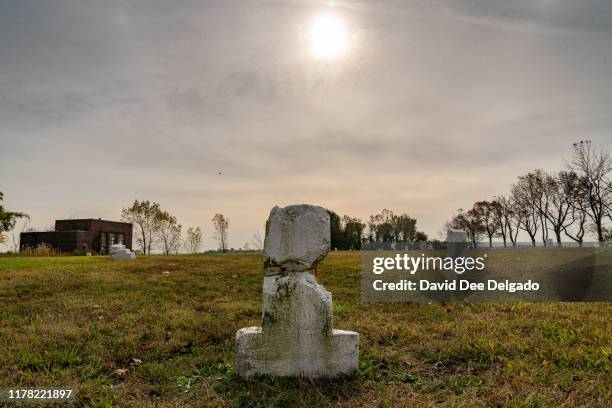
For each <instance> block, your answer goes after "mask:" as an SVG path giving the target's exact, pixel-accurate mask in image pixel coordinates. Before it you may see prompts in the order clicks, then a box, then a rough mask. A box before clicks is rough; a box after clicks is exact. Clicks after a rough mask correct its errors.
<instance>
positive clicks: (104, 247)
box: [20, 219, 132, 254]
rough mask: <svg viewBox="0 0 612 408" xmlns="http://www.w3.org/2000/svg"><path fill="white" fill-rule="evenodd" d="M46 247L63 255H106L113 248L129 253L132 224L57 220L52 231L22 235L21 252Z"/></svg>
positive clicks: (98, 220)
mask: <svg viewBox="0 0 612 408" xmlns="http://www.w3.org/2000/svg"><path fill="white" fill-rule="evenodd" d="M42 243H45V244H47V245H50V246H52V247H53V248H55V249H58V250H60V251H61V252H62V253H67V252H74V251H83V252H94V253H100V254H107V253H108V249H109V247H110V246H111V245H114V244H123V245H125V246H126V248H129V249H132V224H130V223H127V222H116V221H105V220H101V219H97V220H96V219H82V220H57V221H55V231H47V232H22V233H21V243H20V250H24V249H25V248H36V247H37V246H38V245H40V244H42Z"/></svg>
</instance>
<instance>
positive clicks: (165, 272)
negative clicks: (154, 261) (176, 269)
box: [161, 271, 170, 275]
mask: <svg viewBox="0 0 612 408" xmlns="http://www.w3.org/2000/svg"><path fill="white" fill-rule="evenodd" d="M161 274H162V275H170V271H162V273H161Z"/></svg>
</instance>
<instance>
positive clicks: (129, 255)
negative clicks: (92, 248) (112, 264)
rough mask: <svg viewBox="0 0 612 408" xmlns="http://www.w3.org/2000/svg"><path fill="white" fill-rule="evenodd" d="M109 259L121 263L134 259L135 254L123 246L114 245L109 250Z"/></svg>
mask: <svg viewBox="0 0 612 408" xmlns="http://www.w3.org/2000/svg"><path fill="white" fill-rule="evenodd" d="M108 252H109V253H110V256H111V259H112V260H113V261H123V260H130V259H136V254H135V253H134V252H132V251H130V250H129V249H127V248H126V247H125V245H121V244H115V245H113V246H111V247H110V248H109V251H108Z"/></svg>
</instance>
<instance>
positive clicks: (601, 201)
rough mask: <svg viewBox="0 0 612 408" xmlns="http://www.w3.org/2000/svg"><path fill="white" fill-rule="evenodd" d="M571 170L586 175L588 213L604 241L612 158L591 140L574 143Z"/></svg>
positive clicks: (601, 240)
mask: <svg viewBox="0 0 612 408" xmlns="http://www.w3.org/2000/svg"><path fill="white" fill-rule="evenodd" d="M569 167H570V169H571V170H573V171H574V172H576V173H577V174H578V175H579V176H581V177H584V183H583V184H582V188H583V189H584V195H585V196H586V198H587V202H588V211H587V214H588V216H589V218H590V219H591V221H592V222H593V224H595V230H596V232H597V240H598V241H599V242H604V231H603V228H604V227H603V218H604V217H605V216H606V215H609V208H610V196H611V191H610V180H609V176H610V172H612V159H611V158H610V154H609V153H608V152H606V151H603V150H598V151H596V150H595V149H593V147H592V146H591V142H590V141H580V142H578V143H574V154H573V157H572V159H571V162H570V163H569Z"/></svg>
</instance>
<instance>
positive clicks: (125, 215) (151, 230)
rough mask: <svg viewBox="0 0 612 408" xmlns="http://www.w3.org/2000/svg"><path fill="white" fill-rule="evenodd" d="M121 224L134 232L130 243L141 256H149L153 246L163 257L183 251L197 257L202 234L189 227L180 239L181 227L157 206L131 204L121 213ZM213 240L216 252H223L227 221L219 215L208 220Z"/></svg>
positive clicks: (197, 228) (172, 216) (197, 227)
mask: <svg viewBox="0 0 612 408" xmlns="http://www.w3.org/2000/svg"><path fill="white" fill-rule="evenodd" d="M121 220H122V221H124V222H129V223H131V224H132V225H133V228H134V239H135V240H136V244H137V245H138V247H139V248H140V249H141V250H142V252H143V253H144V254H150V253H151V248H152V247H153V246H154V245H155V244H160V245H161V248H162V250H163V252H164V253H165V254H173V253H174V254H176V253H179V252H180V250H181V248H184V249H185V251H186V252H188V253H197V252H199V251H200V248H201V246H202V240H203V234H202V229H201V228H200V227H199V226H196V227H189V228H187V230H186V232H185V236H184V237H183V233H182V230H183V226H182V225H181V224H179V223H178V220H177V218H176V217H175V216H174V215H172V214H170V213H169V212H168V211H165V210H163V209H162V208H161V206H160V204H159V203H156V202H151V201H148V200H146V201H139V200H134V202H133V203H132V205H131V206H129V207H126V208H123V209H122V210H121ZM211 221H212V224H213V229H214V234H213V239H215V240H217V242H218V243H219V249H220V250H221V251H223V252H225V251H227V238H228V231H229V219H228V218H227V217H225V216H224V215H223V214H215V216H214V217H213V218H212V220H211Z"/></svg>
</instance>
